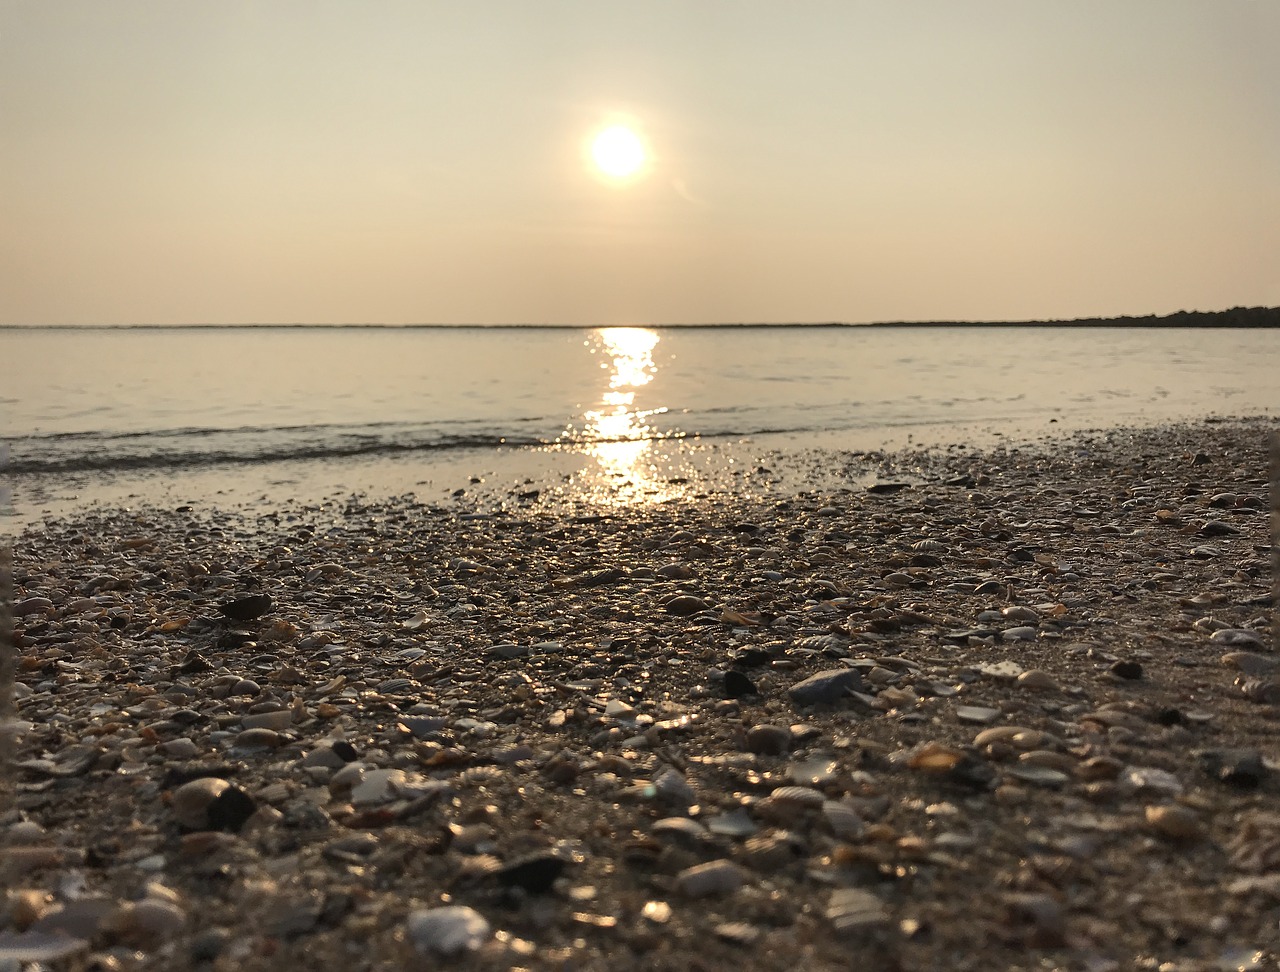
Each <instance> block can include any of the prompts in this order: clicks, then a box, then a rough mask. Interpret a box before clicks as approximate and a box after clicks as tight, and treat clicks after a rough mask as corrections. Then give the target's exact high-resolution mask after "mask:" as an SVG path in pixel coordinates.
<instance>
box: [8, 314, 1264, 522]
mask: <svg viewBox="0 0 1280 972" xmlns="http://www.w3.org/2000/svg"><path fill="white" fill-rule="evenodd" d="M0 361H3V362H4V363H5V365H6V367H5V375H6V379H5V384H4V385H3V386H0V437H3V438H4V439H5V440H6V441H7V443H8V445H9V449H10V455H9V462H8V471H9V472H10V473H12V474H14V475H11V476H10V477H9V481H10V483H11V485H12V486H13V487H14V495H15V504H14V505H15V507H16V509H15V510H9V511H8V514H7V515H8V517H9V518H10V522H11V523H14V522H16V523H17V524H19V525H21V524H22V523H23V522H33V520H34V518H35V517H36V516H38V515H39V514H41V513H58V512H67V511H70V510H72V509H74V508H77V507H78V506H80V505H83V504H85V503H89V502H92V503H108V504H114V505H120V504H124V505H128V504H129V503H131V502H142V501H144V500H145V501H148V502H170V501H181V502H189V501H203V499H204V498H206V497H214V496H216V497H220V499H219V500H218V501H219V502H225V501H227V500H228V497H229V496H230V495H231V494H238V495H239V496H241V497H247V495H248V494H249V492H250V491H252V490H258V491H260V492H261V494H262V495H266V493H269V492H271V491H272V490H274V491H275V494H276V496H277V497H279V496H284V497H286V498H288V499H289V500H291V501H298V502H300V501H301V499H300V498H301V497H302V496H303V495H304V494H309V495H312V496H318V495H323V494H324V493H325V491H326V490H328V491H333V490H335V489H339V488H343V489H354V490H356V491H366V490H376V491H380V492H384V493H393V494H398V493H400V492H405V491H407V492H415V493H416V494H417V495H422V491H423V488H424V487H426V488H427V492H428V493H430V492H431V491H432V490H434V493H435V496H436V497H445V496H450V495H452V494H453V493H454V491H455V489H458V488H459V487H462V488H464V489H465V490H466V491H467V493H468V496H471V495H472V494H473V493H474V487H473V483H474V482H475V481H476V479H482V478H484V477H485V476H488V477H489V480H488V481H489V482H490V483H498V482H499V481H501V482H503V483H505V485H504V486H502V487H500V488H501V489H505V490H506V495H508V496H511V495H517V494H518V493H521V492H526V493H527V492H528V491H529V487H528V484H530V483H534V482H535V481H536V482H538V483H539V488H540V489H541V491H542V496H543V500H544V501H545V500H546V499H547V497H548V495H549V493H552V492H555V491H557V490H559V491H560V492H561V494H562V495H565V496H569V497H570V498H571V499H573V498H574V497H576V498H577V499H582V498H586V499H588V500H592V501H603V502H607V503H615V504H616V503H630V502H641V501H651V500H658V501H661V499H663V498H667V499H670V498H673V497H675V496H676V495H677V487H673V486H671V485H670V484H672V483H685V482H692V481H693V480H694V479H696V478H697V477H698V476H700V475H703V474H707V475H711V473H709V472H708V470H709V469H711V467H712V466H715V465H716V464H717V463H718V464H719V465H718V470H719V472H718V473H716V474H718V475H720V476H721V479H722V482H723V483H726V484H728V486H729V488H732V489H738V488H740V487H741V485H742V484H743V482H744V481H745V479H744V477H745V476H748V475H749V470H750V469H751V468H752V467H754V466H756V465H758V464H760V463H761V462H762V461H763V460H762V457H764V460H767V462H768V465H769V466H770V467H772V468H773V469H778V468H781V467H782V466H784V465H786V461H785V457H787V456H799V455H800V453H801V451H802V450H804V449H806V448H808V447H813V446H817V447H821V448H823V449H836V450H849V449H875V448H880V447H886V448H888V447H895V446H898V445H902V444H905V442H906V441H908V439H909V438H914V442H915V443H916V444H922V443H928V442H933V443H939V444H944V443H948V442H960V441H977V440H979V439H981V438H982V436H983V435H984V434H985V435H987V436H1006V437H1017V436H1019V435H1024V436H1027V437H1035V436H1038V435H1040V434H1042V433H1046V432H1051V431H1053V430H1069V429H1077V428H1089V427H1095V428H1096V427H1109V426H1118V425H1130V424H1133V425H1142V424H1150V423H1156V422H1163V421H1169V420H1179V419H1194V418H1201V417H1206V416H1210V415H1222V416H1243V415H1254V416H1258V415H1264V416H1265V415H1276V416H1280V381H1278V380H1277V375H1280V331H1265V330H1259V331H1234V330H1180V329H1167V330H1164V329H1161V330H1157V329H1077V328H1031V327H1027V328H982V327H927V328H925V327H921V328H830V327H773V328H700V329H646V328H606V329H555V328H503V329H484V328H434V329H380V328H320V327H317V328H254V329H248V328H212V329H191V328H185V329H184V328H168V329H110V330H83V329H76V330H54V329H42V330H20V329H0ZM975 433H976V435H975ZM699 464H700V465H699ZM835 465H838V464H832V463H827V464H825V465H823V464H819V465H817V466H815V465H814V464H812V463H810V464H808V465H803V464H800V463H799V460H797V463H795V464H794V466H795V469H796V470H797V472H796V474H795V475H793V476H792V481H791V485H795V484H800V485H799V487H798V488H810V487H811V486H812V484H813V481H814V478H813V477H814V476H815V474H816V473H815V470H819V471H821V470H823V469H827V468H833V467H834V466H835ZM712 472H714V470H712ZM683 488H684V489H685V491H686V492H685V495H689V494H690V493H696V491H697V490H698V489H699V488H701V487H699V486H696V485H695V486H685V487H683ZM593 493H594V494H595V498H594V500H593V498H592V495H591V494H593ZM255 495H256V494H255ZM574 501H576V499H575V500H574ZM15 518H16V519H15Z"/></svg>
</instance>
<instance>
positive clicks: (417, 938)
mask: <svg viewBox="0 0 1280 972" xmlns="http://www.w3.org/2000/svg"><path fill="white" fill-rule="evenodd" d="M405 932H406V933H407V935H408V939H409V941H411V942H412V943H413V947H414V948H415V949H416V950H417V951H418V952H419V953H424V954H434V955H441V956H446V957H447V956H451V955H458V954H461V953H462V952H474V951H475V950H476V949H478V948H479V947H480V946H481V945H483V944H484V943H485V942H487V941H488V940H489V935H490V933H491V929H490V926H489V922H488V920H487V919H486V918H485V917H484V915H482V914H480V912H478V911H476V910H475V909H474V908H468V907H467V906H465V905H447V906H445V907H442V908H428V909H423V910H419V911H414V912H412V913H411V914H410V915H409V917H408V918H406V919H405Z"/></svg>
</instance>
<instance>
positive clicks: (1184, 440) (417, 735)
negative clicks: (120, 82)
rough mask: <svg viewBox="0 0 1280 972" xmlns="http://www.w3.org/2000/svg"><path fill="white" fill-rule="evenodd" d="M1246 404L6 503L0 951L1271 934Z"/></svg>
mask: <svg viewBox="0 0 1280 972" xmlns="http://www.w3.org/2000/svg"><path fill="white" fill-rule="evenodd" d="M1268 431H1269V426H1268V425H1267V424H1266V423H1265V422H1261V421H1255V422H1250V421H1233V422H1213V423H1205V424H1198V425H1188V426H1178V427H1171V428H1164V429H1149V430H1115V431H1110V432H1106V433H1095V434H1082V435H1076V436H1072V437H1067V438H1063V439H1061V440H1058V441H1057V442H1055V443H1048V444H1046V443H1037V444H1036V445H1034V446H1027V447H1024V448H1013V447H1009V448H1003V449H998V450H986V451H976V450H973V449H966V448H959V447H953V448H949V449H948V448H940V449H932V450H927V451H925V450H921V451H916V452H906V451H903V452H898V453H895V454H892V455H883V456H871V457H868V456H866V455H863V456H858V457H848V458H842V457H840V456H839V455H837V454H834V453H833V454H827V455H825V456H821V457H815V458H814V459H813V460H812V461H814V462H816V463H821V464H822V466H823V469H824V476H825V478H823V479H821V483H822V486H821V488H820V489H810V490H793V491H791V492H788V493H786V494H782V495H780V494H779V493H778V491H777V490H776V489H757V488H750V489H746V488H744V489H742V490H739V491H737V492H735V491H733V490H730V489H725V490H710V491H705V492H703V493H702V494H701V495H693V496H691V495H687V494H686V495H681V496H679V497H678V498H676V499H675V500H674V501H672V502H665V503H664V502H652V503H641V502H635V503H632V504H628V505H623V506H595V507H592V506H590V505H586V504H581V503H576V502H571V501H570V500H567V499H566V500H563V501H561V500H556V501H554V502H553V501H551V500H552V499H553V497H537V498H533V497H530V498H529V499H528V500H527V502H524V503H522V504H512V505H509V506H507V507H506V508H504V509H497V510H496V511H495V509H494V507H493V506H492V505H488V506H486V505H485V504H483V503H473V504H470V505H469V503H468V501H467V499H466V498H465V497H462V498H459V500H458V501H457V502H454V503H452V504H449V505H445V504H430V503H423V502H419V501H417V500H415V499H413V498H409V497H398V498H390V499H385V500H379V499H375V498H370V497H368V496H365V497H360V498H347V499H332V500H329V501H326V502H323V503H311V504H305V505H304V504H301V503H299V504H288V503H278V502H276V501H273V502H272V503H270V504H266V503H262V504H258V505H256V506H255V505H253V504H246V505H242V506H240V507H237V508H236V509H234V510H232V509H228V508H226V507H220V506H218V505H216V504H212V503H202V502H192V503H191V504H190V505H184V506H183V507H182V508H177V509H175V508H172V507H169V508H164V509H143V508H135V509H131V510H128V511H125V510H116V511H112V510H108V509H101V510H95V511H93V512H92V513H88V514H83V515H75V516H69V517H61V518H57V519H50V520H47V521H45V522H44V523H42V524H35V525H32V526H30V527H28V528H27V529H26V531H25V532H24V533H22V534H21V535H20V536H19V537H18V538H17V540H16V544H15V566H14V582H15V593H14V613H15V615H16V618H15V629H16V633H15V640H16V644H17V659H16V660H17V669H18V672H17V684H16V686H15V690H16V697H17V721H16V722H15V723H11V724H10V726H9V727H8V728H7V729H6V730H5V736H4V740H3V741H4V746H3V750H2V751H3V752H4V753H5V754H6V755H8V756H9V757H10V758H9V761H8V764H7V766H6V768H5V780H4V782H5V789H4V794H3V804H2V805H0V855H2V856H0V869H3V874H0V886H3V887H4V888H6V889H8V890H7V892H6V895H7V896H6V900H5V904H4V909H3V912H2V913H0V969H4V968H16V967H20V965H19V963H20V962H21V961H24V960H33V959H37V958H38V959H42V960H44V961H46V962H48V963H50V964H52V966H53V967H55V968H61V967H68V968H77V967H94V968H119V969H130V968H195V967H198V968H210V969H227V970H230V969H236V970H244V969H279V968H317V969H319V968H324V969H339V968H342V969H346V968H351V969H392V968H403V967H436V966H437V965H439V964H448V965H449V966H450V967H456V968H482V969H505V968H512V967H520V968H530V969H542V968H556V969H562V968H572V969H631V968H635V969H673V970H675V969H681V970H683V969H698V968H702V969H718V968H726V967H732V966H737V967H740V968H747V969H795V968H806V969H828V968H830V969H836V968H848V967H850V963H851V962H854V963H855V964H856V965H857V967H859V968H864V969H869V970H878V969H885V970H896V969H922V968H936V969H971V970H990V969H1072V970H1075V969H1079V970H1089V972H1104V970H1112V969H1114V970H1117V972H1120V970H1128V969H1133V968H1151V969H1156V968H1162V969H1168V970H1171V972H1172V970H1177V972H1186V970H1218V969H1226V968H1231V969H1235V968H1246V969H1251V968H1257V969H1265V968H1274V967H1276V965H1277V963H1278V962H1280V810H1277V809H1276V807H1277V804H1276V795H1277V792H1278V791H1280V743H1277V741H1276V740H1277V728H1278V726H1280V723H1278V721H1277V720H1278V719H1280V670H1278V666H1280V656H1277V655H1276V654H1275V652H1274V651H1273V647H1274V643H1273V633H1272V631H1271V628H1270V625H1271V623H1272V622H1271V617H1272V610H1273V605H1272V599H1271V586H1270V585H1271V579H1270V566H1269V556H1270V541H1269V535H1268V516H1267V509H1268V487H1267V480H1266V475H1267V466H1266V463H1267V455H1266V433H1267V432H1268ZM842 463H844V464H845V468H847V473H848V475H847V476H846V477H845V479H844V482H843V484H841V476H840V475H839V470H840V469H841V468H842V467H841V464H842ZM868 469H872V470H873V471H874V473H875V475H874V476H873V477H871V480H874V482H873V481H871V480H869V479H868V478H867V476H866V473H867V470H868ZM762 475H763V474H762ZM228 613H230V614H232V615H236V616H237V617H234V618H232V617H228V616H227V614H228ZM94 962H96V963H97V964H96V965H94V964H93V963H94ZM1162 963H1164V964H1162Z"/></svg>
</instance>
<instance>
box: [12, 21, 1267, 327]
mask: <svg viewBox="0 0 1280 972" xmlns="http://www.w3.org/2000/svg"><path fill="white" fill-rule="evenodd" d="M1277 51H1280V0H1197V2H1188V0H933V2H926V0H919V2H912V0H880V2H874V3H873V2H856V0H833V2H789V3H783V2H776V0H771V2H754V0H725V2H710V0H704V2H698V0H678V2H676V0H672V2H665V0H645V2H643V3H636V2H628V3H614V2H605V0H581V2H570V0H538V2H531V0H489V2H475V3H461V2H457V0H447V2H445V0H441V2H429V0H371V2H363V3H356V2H345V3H335V2H325V0H297V2H294V0H272V2H267V0H262V2H235V0H218V2H209V0H199V2H192V0H155V2H131V0H30V2H28V0H0V247H2V251H0V323H64V322H84V323H94V322H103V323H151V322H228V323H241V322H258V321H261V322H364V321H373V322H387V323H400V322H522V321H532V322H565V323H583V324H597V323H599V324H619V323H664V322H687V321H742V320H749V321H823V320H842V321H871V320H901V319H908V320H918V319H1019V318H1028V317H1034V318H1042V317H1078V316H1090V315H1099V314H1147V313H1168V312H1171V311H1175V310H1178V309H1183V308H1185V309H1201V310H1215V309H1221V308H1225V307H1229V306H1232V305H1237V304H1245V305H1256V304H1271V305H1274V304H1280V56H1277ZM618 122H622V123H625V124H629V125H631V126H632V128H633V130H634V131H635V133H636V134H637V135H639V136H640V138H641V139H642V140H643V142H644V143H645V144H646V145H647V146H648V148H649V151H650V158H649V159H648V162H647V165H646V168H645V171H644V172H642V173H641V175H640V176H638V177H636V178H633V179H631V180H626V181H624V182H622V183H614V182H610V181H609V180H608V179H606V178H604V177H602V176H601V175H599V174H598V173H595V172H593V171H592V167H591V165H590V154H589V152H588V151H587V146H588V144H589V139H590V136H591V135H592V133H593V132H595V131H598V130H599V129H600V128H601V127H602V126H604V125H606V124H610V123H618Z"/></svg>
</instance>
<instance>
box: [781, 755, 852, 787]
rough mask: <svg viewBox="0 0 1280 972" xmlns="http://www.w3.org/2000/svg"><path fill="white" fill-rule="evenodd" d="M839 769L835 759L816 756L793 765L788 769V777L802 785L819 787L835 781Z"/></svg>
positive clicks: (826, 756)
mask: <svg viewBox="0 0 1280 972" xmlns="http://www.w3.org/2000/svg"><path fill="white" fill-rule="evenodd" d="M839 769H840V764H839V763H838V762H837V761H836V760H835V758H834V757H832V756H828V755H816V756H812V757H810V758H809V759H805V760H801V761H800V762H798V763H792V764H791V766H789V767H788V768H787V775H788V776H790V777H791V779H792V780H794V781H795V782H796V783H799V784H801V785H809V786H817V785H819V784H823V783H830V782H831V781H832V780H834V779H835V778H836V774H837V771H838V770H839Z"/></svg>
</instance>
